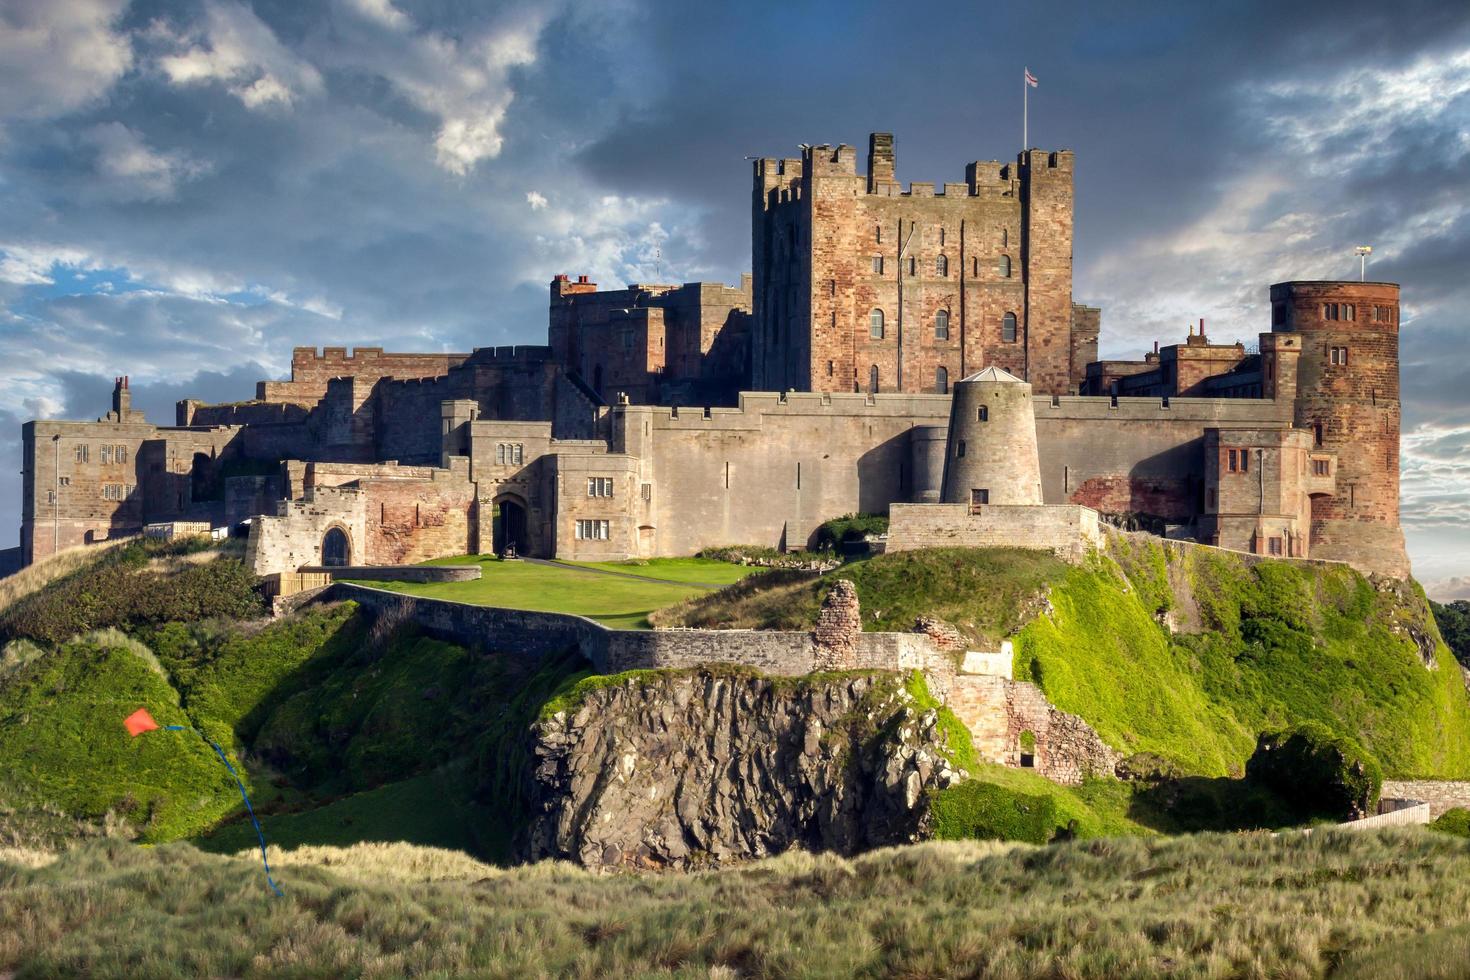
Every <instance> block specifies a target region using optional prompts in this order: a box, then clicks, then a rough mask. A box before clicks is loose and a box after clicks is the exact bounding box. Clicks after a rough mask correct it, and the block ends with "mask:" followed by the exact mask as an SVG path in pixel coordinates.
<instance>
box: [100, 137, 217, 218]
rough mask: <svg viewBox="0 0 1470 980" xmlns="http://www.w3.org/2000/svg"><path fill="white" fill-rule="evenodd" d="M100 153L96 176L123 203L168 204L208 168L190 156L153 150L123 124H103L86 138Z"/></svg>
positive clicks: (108, 191) (107, 190)
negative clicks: (178, 189) (181, 184)
mask: <svg viewBox="0 0 1470 980" xmlns="http://www.w3.org/2000/svg"><path fill="white" fill-rule="evenodd" d="M86 139H87V142H89V143H90V144H91V145H92V146H93V147H94V148H95V149H96V151H97V162H96V168H97V169H96V172H97V175H98V176H99V177H100V178H102V180H103V181H104V183H105V187H106V192H107V193H109V194H112V195H114V196H115V197H117V198H118V199H121V200H135V199H136V200H164V199H167V198H171V197H173V196H174V193H175V188H176V187H177V185H178V184H179V182H181V181H185V180H192V179H193V178H195V177H197V176H199V175H200V174H202V173H205V172H206V171H207V170H208V167H207V166H206V165H205V164H203V163H200V162H199V161H197V160H194V159H193V158H192V157H190V156H189V155H188V154H187V153H181V152H177V151H173V152H161V151H158V150H154V149H152V148H150V147H149V146H148V145H147V144H146V143H145V142H144V141H143V137H142V136H140V135H139V134H138V133H137V132H135V131H134V130H131V129H129V128H128V127H127V126H124V125H123V124H122V123H118V122H110V123H102V124H100V125H98V126H94V127H92V129H90V130H88V132H87V134H86Z"/></svg>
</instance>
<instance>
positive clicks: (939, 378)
mask: <svg viewBox="0 0 1470 980" xmlns="http://www.w3.org/2000/svg"><path fill="white" fill-rule="evenodd" d="M934 390H935V391H937V392H939V393H940V394H941V395H947V394H949V371H948V370H947V369H946V368H944V367H942V366H941V367H939V368H936V369H935V371H934Z"/></svg>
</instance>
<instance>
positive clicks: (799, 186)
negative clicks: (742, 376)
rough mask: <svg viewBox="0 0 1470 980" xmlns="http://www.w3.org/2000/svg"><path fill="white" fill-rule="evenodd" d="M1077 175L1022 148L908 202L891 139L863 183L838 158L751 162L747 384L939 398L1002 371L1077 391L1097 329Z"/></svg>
mask: <svg viewBox="0 0 1470 980" xmlns="http://www.w3.org/2000/svg"><path fill="white" fill-rule="evenodd" d="M1074 165H1075V159H1074V156H1073V154H1072V152H1071V151H1069V150H1058V151H1054V152H1048V151H1044V150H1026V151H1024V152H1023V153H1021V154H1020V155H1019V156H1018V157H1017V158H1016V159H1015V160H1012V161H1004V162H1002V161H999V160H978V161H972V162H970V163H968V164H966V165H965V168H964V180H963V181H959V180H955V181H952V182H948V183H940V184H935V183H930V182H922V181H914V182H911V183H909V184H908V185H907V187H906V188H905V186H904V185H903V184H902V183H901V182H900V181H899V179H898V168H897V151H896V148H895V144H894V139H893V136H892V134H890V133H873V134H871V135H870V136H869V139H868V154H867V173H866V174H862V173H860V172H859V170H858V151H857V148H856V147H852V146H847V145H839V146H836V147H832V146H827V145H823V146H803V147H802V154H801V157H800V158H799V159H797V158H790V159H784V160H777V159H774V158H767V159H759V160H756V161H755V163H754V181H753V184H752V200H751V204H752V212H751V216H752V224H751V249H752V253H751V260H752V270H753V275H754V292H753V296H752V305H753V314H754V329H753V333H752V336H751V352H752V362H751V371H752V379H751V381H752V385H753V386H754V387H755V388H756V389H758V390H763V391H785V390H787V389H795V390H798V391H830V392H839V391H840V392H870V393H874V394H878V393H888V392H910V393H936V394H946V393H948V392H949V389H950V386H951V385H952V384H953V383H954V381H955V380H956V379H959V378H962V377H965V376H966V375H969V374H971V373H973V372H975V371H978V370H980V369H981V368H983V367H987V366H989V365H995V366H997V367H1000V368H1002V369H1004V370H1006V371H1009V372H1010V373H1012V374H1015V375H1018V376H1020V377H1022V378H1024V379H1026V380H1027V381H1029V382H1030V383H1031V384H1032V385H1033V386H1034V387H1035V389H1036V391H1037V392H1039V393H1041V394H1049V395H1065V394H1068V393H1071V392H1075V391H1076V390H1077V389H1078V387H1079V386H1080V385H1081V383H1082V381H1083V379H1084V378H1085V373H1086V362H1087V361H1088V360H1091V359H1093V358H1094V357H1095V356H1096V350H1095V348H1096V342H1097V330H1096V325H1095V321H1094V322H1092V323H1091V325H1090V326H1089V323H1088V322H1082V323H1076V322H1074V317H1075V316H1076V314H1075V313H1074V310H1073V306H1072V215H1073V173H1074ZM956 176H958V174H956ZM1082 319H1083V321H1087V317H1086V316H1084V317H1083V318H1082Z"/></svg>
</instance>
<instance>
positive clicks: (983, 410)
mask: <svg viewBox="0 0 1470 980" xmlns="http://www.w3.org/2000/svg"><path fill="white" fill-rule="evenodd" d="M975 417H976V418H977V419H979V420H980V421H981V422H989V421H990V406H989V405H981V406H980V409H979V410H978V411H977V412H976V413H975Z"/></svg>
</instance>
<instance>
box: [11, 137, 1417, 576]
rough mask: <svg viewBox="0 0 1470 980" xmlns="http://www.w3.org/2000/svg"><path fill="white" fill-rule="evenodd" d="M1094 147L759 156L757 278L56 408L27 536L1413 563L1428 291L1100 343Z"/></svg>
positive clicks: (1297, 298)
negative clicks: (1076, 201)
mask: <svg viewBox="0 0 1470 980" xmlns="http://www.w3.org/2000/svg"><path fill="white" fill-rule="evenodd" d="M1075 163H1076V161H1075V159H1074V156H1073V154H1072V153H1071V152H1069V151H1058V152H1045V151H1041V150H1027V151H1025V152H1023V153H1022V154H1020V155H1019V156H1018V158H1017V159H1016V160H1015V161H1014V162H1007V163H1000V162H994V161H992V162H974V163H970V164H968V165H966V167H965V179H964V181H963V182H959V183H947V184H943V185H941V186H936V185H933V184H923V183H911V184H909V185H908V187H907V189H904V187H903V185H901V184H900V183H899V182H898V180H897V176H896V164H895V153H894V146H893V140H892V137H891V136H889V135H887V134H882V133H878V134H873V136H872V138H871V140H870V142H869V150H868V159H867V170H868V172H867V174H866V175H863V174H859V173H858V172H857V151H856V150H855V149H854V148H852V147H848V146H838V147H835V148H834V147H830V146H816V147H808V148H804V149H803V151H802V156H801V157H800V158H799V159H787V160H775V159H761V160H756V161H754V167H753V170H754V175H753V177H754V180H753V195H752V196H753V208H752V260H753V272H752V274H751V275H750V276H747V277H743V278H742V281H741V283H740V284H739V285H737V286H727V285H722V284H711V283H688V284H684V285H679V286H676V285H660V284H632V285H629V286H628V287H627V288H626V289H619V290H601V289H599V288H598V286H597V284H595V283H592V282H589V281H588V280H587V277H586V276H579V277H577V278H576V279H575V280H573V279H572V278H571V277H569V276H564V275H558V276H556V277H555V278H554V279H553V280H552V281H551V289H550V297H549V311H548V346H546V347H501V348H482V349H479V350H475V351H473V352H470V353H463V354H394V353H386V352H384V351H382V350H380V349H377V348H361V347H360V348H357V349H356V350H354V351H353V352H351V353H350V354H349V353H348V351H347V350H346V349H343V348H327V349H325V350H323V351H318V350H316V349H313V348H298V349H297V350H296V351H295V352H294V354H293V358H292V366H291V379H290V380H289V381H283V382H278V381H263V382H261V383H260V385H259V387H258V390H257V393H256V398H255V399H253V400H251V401H246V402H237V403H229V404H206V403H203V402H200V401H195V400H186V401H183V402H180V403H179V405H178V412H177V417H176V419H175V424H173V425H169V426H164V425H158V424H155V423H153V422H149V421H147V420H145V419H144V418H142V416H141V414H140V413H139V412H137V411H136V410H134V409H133V408H132V406H131V403H130V391H129V387H128V382H127V379H126V378H120V379H118V382H117V385H116V389H115V391H114V395H113V405H112V410H111V411H110V412H108V413H107V415H106V416H105V417H104V418H101V419H98V420H97V421H88V422H75V421H34V422H29V423H27V424H26V425H25V427H24V431H23V440H24V457H25V469H24V473H23V480H24V505H23V507H24V510H23V514H22V530H21V546H22V550H23V557H24V560H25V561H26V562H33V561H35V560H37V559H39V558H43V557H45V556H47V555H50V554H52V553H54V552H56V551H58V550H61V549H65V548H68V547H73V546H76V545H81V544H86V543H90V542H98V541H104V540H107V539H108V538H113V537H117V536H122V535H131V534H137V533H140V532H142V531H143V530H144V528H145V527H146V526H147V525H149V524H166V523H171V522H199V523H207V524H208V525H209V526H211V527H216V528H223V527H227V526H239V525H241V524H242V522H245V521H247V520H248V521H249V522H250V524H249V560H250V561H251V562H252V563H253V565H254V567H255V569H256V571H257V572H259V573H261V574H275V573H288V574H289V573H295V572H297V571H300V570H302V569H313V568H318V567H322V566H339V565H387V564H401V563H412V562H418V561H422V560H425V559H428V558H433V557H438V556H444V555H451V554H464V553H479V552H489V551H492V550H493V551H497V552H499V551H503V550H505V549H506V548H507V547H508V546H512V545H513V546H514V547H515V548H516V550H517V551H518V552H519V553H521V554H528V555H535V556H556V557H562V558H574V559H618V558H629V557H646V556H655V555H687V554H692V553H694V552H695V551H698V550H699V549H701V548H705V547H710V546H716V545H729V544H748V545H765V546H773V547H784V548H801V547H804V546H806V544H807V543H808V541H809V539H810V537H811V535H812V534H813V532H814V531H815V530H816V528H817V526H818V525H819V524H820V523H821V522H823V521H825V520H827V519H829V518H832V517H837V516H840V515H843V514H847V513H853V512H869V513H874V512H877V513H889V514H890V516H891V518H892V529H891V540H890V547H894V548H902V547H923V546H927V545H931V544H939V543H944V544H976V545H979V544H1022V545H1027V544H1029V545H1033V546H1037V547H1050V548H1056V549H1058V550H1065V549H1066V548H1068V547H1071V545H1070V544H1069V542H1075V541H1078V540H1082V541H1086V540H1088V537H1089V535H1095V533H1096V528H1097V522H1098V520H1099V517H1100V515H1101V517H1102V518H1104V519H1107V518H1112V519H1117V520H1126V521H1128V522H1129V523H1133V524H1142V525H1143V526H1147V527H1150V528H1153V529H1155V530H1158V531H1166V532H1167V533H1168V534H1169V535H1170V536H1174V537H1180V538H1190V539H1194V540H1197V541H1200V542H1202V543H1205V544H1213V545H1218V546H1221V547H1226V548H1233V549H1238V550H1242V551H1247V552H1252V553H1255V554H1260V555H1266V556H1280V557H1312V558H1322V559H1333V560H1341V561H1347V562H1350V563H1352V564H1353V565H1355V566H1356V567H1358V568H1360V569H1363V570H1365V571H1371V572H1378V573H1383V574H1388V575H1393V576H1405V575H1407V574H1408V571H1409V567H1408V559H1407V556H1406V554H1405V550H1404V543H1403V535H1402V532H1401V530H1400V527H1399V520H1398V472H1399V464H1398V448H1399V387H1398V386H1399V368H1398V326H1399V319H1398V318H1399V295H1398V293H1399V290H1398V287H1397V286H1396V285H1394V284H1391V283H1362V282H1284V283H1278V284H1276V285H1274V286H1271V287H1270V300H1271V322H1270V324H1269V329H1268V330H1266V331H1264V332H1262V333H1261V334H1260V335H1259V339H1258V343H1256V344H1253V345H1251V346H1250V347H1246V346H1245V345H1243V344H1238V343H1236V344H1215V343H1212V342H1211V341H1210V340H1209V339H1208V337H1207V336H1206V335H1205V333H1204V330H1203V324H1201V328H1200V330H1199V332H1198V333H1192V334H1191V336H1190V337H1189V338H1188V339H1187V341H1186V342H1184V343H1180V344H1177V345H1172V346H1166V347H1163V348H1161V349H1156V351H1155V352H1154V353H1152V354H1149V355H1148V356H1147V357H1146V358H1144V359H1143V360H1142V361H1136V362H1133V361H1126V362H1125V361H1099V360H1098V359H1097V340H1098V332H1099V325H1100V311H1099V310H1097V309H1096V308H1093V307H1087V306H1082V305H1079V304H1077V303H1075V302H1074V301H1073V296H1072V224H1073V172H1074V166H1075Z"/></svg>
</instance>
